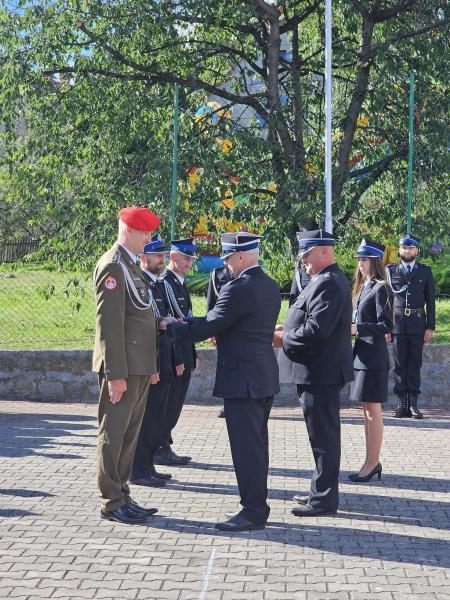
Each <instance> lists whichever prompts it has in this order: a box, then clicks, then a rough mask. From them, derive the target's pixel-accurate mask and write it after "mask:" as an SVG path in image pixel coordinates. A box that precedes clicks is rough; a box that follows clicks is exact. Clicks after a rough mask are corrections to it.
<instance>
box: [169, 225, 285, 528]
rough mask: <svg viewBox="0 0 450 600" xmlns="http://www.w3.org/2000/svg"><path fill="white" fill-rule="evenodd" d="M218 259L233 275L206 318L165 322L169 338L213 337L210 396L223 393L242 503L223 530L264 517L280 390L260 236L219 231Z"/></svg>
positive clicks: (276, 305)
mask: <svg viewBox="0 0 450 600" xmlns="http://www.w3.org/2000/svg"><path fill="white" fill-rule="evenodd" d="M221 239H222V249H223V258H224V260H225V263H226V265H227V267H228V269H229V271H230V274H231V276H232V277H233V279H232V281H230V282H229V283H227V284H225V285H224V286H223V287H222V289H221V290H220V293H219V297H218V299H217V302H216V304H215V306H214V308H213V309H212V310H211V311H209V312H208V313H207V315H206V317H201V318H195V317H194V318H193V319H191V320H190V322H189V323H186V324H175V325H171V326H170V328H171V329H172V332H173V335H174V336H175V337H187V338H188V339H191V340H195V341H200V340H205V339H207V338H210V337H215V338H216V343H217V371H216V382H215V387H214V392H213V393H214V396H217V397H219V398H224V406H225V419H226V423H227V429H228V437H229V440H230V446H231V454H232V458H233V465H234V469H235V472H236V477H237V481H238V486H239V493H240V497H241V499H240V502H241V505H242V510H240V512H238V513H237V514H236V515H234V516H232V517H231V518H230V519H229V520H228V521H226V522H224V523H218V524H217V525H216V528H217V529H219V530H221V531H246V530H253V529H263V528H264V526H265V523H266V521H267V518H268V516H269V512H270V509H269V506H268V505H267V474H268V469H269V443H268V431H267V422H268V419H269V414H270V409H271V407H272V402H273V396H274V395H275V394H277V393H278V392H279V378H278V365H277V361H276V358H275V353H274V351H273V348H272V336H273V330H274V328H275V324H276V321H277V317H278V313H279V311H280V306H281V300H280V290H279V288H278V286H277V284H276V283H275V281H273V280H272V279H271V278H270V277H268V275H266V274H265V273H264V271H263V270H262V269H261V267H260V266H259V264H258V257H259V240H260V236H257V235H254V234H251V233H248V232H238V233H224V234H222V236H221Z"/></svg>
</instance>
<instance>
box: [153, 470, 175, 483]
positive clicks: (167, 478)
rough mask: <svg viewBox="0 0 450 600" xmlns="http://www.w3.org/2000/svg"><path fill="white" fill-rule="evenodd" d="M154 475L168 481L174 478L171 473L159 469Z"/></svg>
mask: <svg viewBox="0 0 450 600" xmlns="http://www.w3.org/2000/svg"><path fill="white" fill-rule="evenodd" d="M153 475H154V476H155V477H159V479H165V480H166V481H167V480H169V479H172V475H171V474H170V473H160V472H159V471H155V472H154V473H153Z"/></svg>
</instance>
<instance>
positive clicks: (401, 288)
mask: <svg viewBox="0 0 450 600" xmlns="http://www.w3.org/2000/svg"><path fill="white" fill-rule="evenodd" d="M418 252H419V239H418V238H417V237H415V236H414V237H413V236H412V235H407V236H405V237H403V238H401V239H400V246H399V250H398V253H399V256H400V259H401V260H400V263H399V264H397V265H388V267H387V273H386V275H387V278H388V283H389V285H390V291H391V293H392V296H393V306H394V329H393V331H392V338H390V337H389V336H388V338H389V341H391V339H392V354H393V357H394V393H395V394H396V395H397V396H398V405H397V408H396V410H395V412H394V415H393V416H394V417H397V418H401V417H412V418H413V419H422V418H423V415H422V413H421V411H420V410H419V409H418V407H417V401H418V396H419V394H420V368H421V366H422V350H423V345H424V343H425V344H428V342H429V341H430V340H431V336H432V335H433V330H434V326H435V291H434V281H433V275H432V272H431V269H430V267H428V266H427V265H422V264H420V263H418V262H417V261H416V257H417V254H418Z"/></svg>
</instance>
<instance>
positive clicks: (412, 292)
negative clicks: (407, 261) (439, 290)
mask: <svg viewBox="0 0 450 600" xmlns="http://www.w3.org/2000/svg"><path fill="white" fill-rule="evenodd" d="M387 269H388V270H389V275H390V279H391V286H392V289H393V290H394V291H398V290H401V289H402V288H405V289H404V290H403V291H402V292H400V293H398V294H395V293H392V303H393V308H394V329H393V332H392V333H394V334H398V333H413V334H414V333H420V334H423V333H424V331H425V329H433V330H434V328H435V290H434V281H433V275H432V273H431V269H430V267H428V266H427V265H422V264H420V263H417V262H416V263H415V264H414V268H413V269H412V271H411V274H410V275H409V277H408V276H407V274H406V270H405V269H404V268H403V265H402V263H399V264H397V265H388V266H387ZM424 307H426V308H424ZM405 309H413V312H412V313H411V314H410V315H406V314H405ZM417 309H422V310H421V311H419V312H417Z"/></svg>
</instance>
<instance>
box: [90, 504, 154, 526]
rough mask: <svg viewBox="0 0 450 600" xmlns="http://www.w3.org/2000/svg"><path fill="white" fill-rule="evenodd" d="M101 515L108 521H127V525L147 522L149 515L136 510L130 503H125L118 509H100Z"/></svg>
mask: <svg viewBox="0 0 450 600" xmlns="http://www.w3.org/2000/svg"><path fill="white" fill-rule="evenodd" d="M100 517H101V518H102V519H105V520H107V521H117V523H126V524H127V525H139V524H141V523H145V521H146V519H147V515H145V514H144V513H142V512H136V511H135V510H134V509H133V508H132V507H131V506H130V503H129V502H128V504H124V505H123V506H121V507H120V508H116V510H105V509H104V508H102V509H101V511H100Z"/></svg>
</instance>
